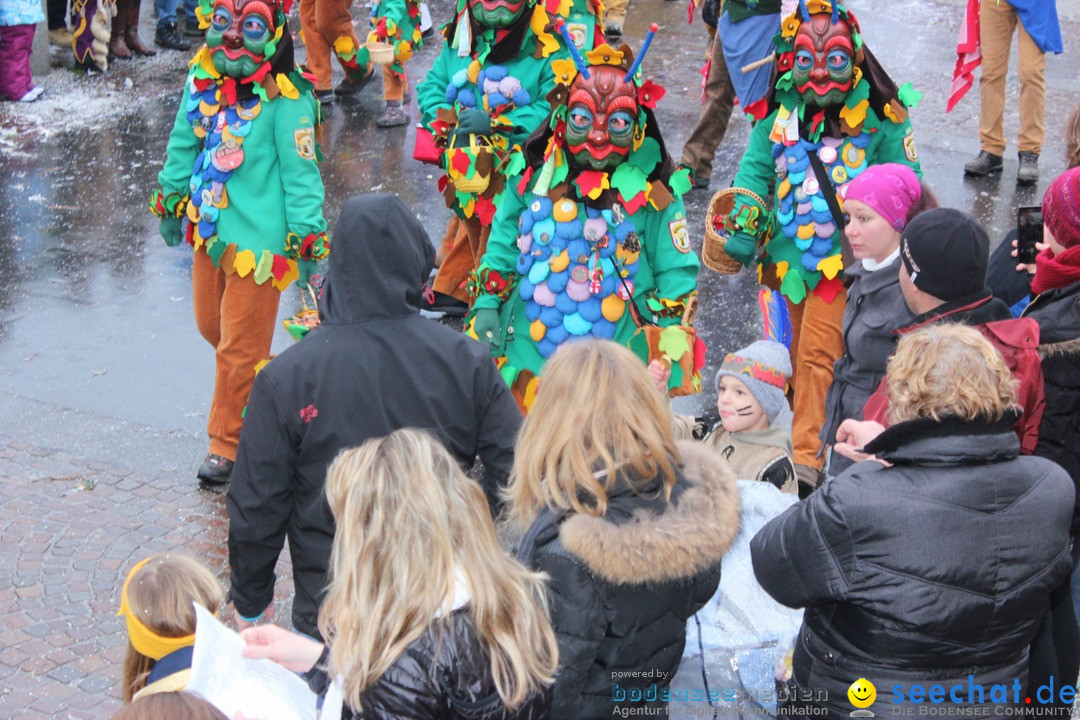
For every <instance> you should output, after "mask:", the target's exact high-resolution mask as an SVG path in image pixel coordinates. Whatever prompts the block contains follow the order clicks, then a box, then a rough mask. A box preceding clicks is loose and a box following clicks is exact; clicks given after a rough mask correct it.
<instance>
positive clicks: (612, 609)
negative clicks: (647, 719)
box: [518, 443, 739, 720]
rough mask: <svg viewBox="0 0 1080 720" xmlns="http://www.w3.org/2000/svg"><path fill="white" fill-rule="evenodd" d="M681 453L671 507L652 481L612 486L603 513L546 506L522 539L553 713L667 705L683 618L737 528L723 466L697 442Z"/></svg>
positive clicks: (708, 584) (710, 587) (563, 717)
mask: <svg viewBox="0 0 1080 720" xmlns="http://www.w3.org/2000/svg"><path fill="white" fill-rule="evenodd" d="M679 451H680V452H681V453H682V455H683V464H682V466H681V468H680V472H679V476H678V481H677V483H676V485H675V487H674V489H673V491H672V494H671V502H670V504H669V503H667V502H665V501H664V499H663V496H662V495H661V494H659V490H660V484H659V482H657V483H656V485H655V487H654V488H651V489H650V490H649V491H648V492H646V493H644V494H643V495H636V494H634V493H633V492H632V491H631V490H630V489H629V488H628V487H627V486H626V485H623V484H620V485H619V486H617V488H616V490H615V491H614V492H613V493H612V495H611V496H610V497H609V499H608V506H607V512H606V513H605V514H604V515H603V516H601V517H592V516H589V515H578V514H570V515H564V516H561V517H560V516H558V515H556V514H555V513H553V512H551V511H550V510H545V511H544V512H543V513H541V514H540V516H539V517H538V518H537V520H536V522H534V523H533V525H532V527H531V528H530V529H529V532H528V534H527V535H526V536H525V538H524V540H522V542H521V544H520V546H519V549H518V557H519V559H520V560H521V561H522V562H523V563H525V564H526V565H527V566H529V567H531V568H533V569H536V570H543V571H544V572H546V573H548V575H550V577H551V581H550V583H549V589H550V599H551V624H552V627H553V628H554V629H555V634H556V635H557V636H558V638H559V674H558V677H557V678H556V680H555V688H554V701H553V703H552V712H551V717H552V718H553V720H554V719H555V718H558V720H592V719H593V718H597V719H598V718H604V719H605V720H607V719H608V718H611V717H612V715H613V714H614V713H615V712H616V710H617V709H629V710H630V711H633V710H635V709H637V712H644V711H645V708H648V709H649V710H652V709H662V708H663V707H665V706H666V705H667V702H666V701H662V700H661V699H660V695H661V691H663V690H664V689H665V688H667V686H668V684H669V683H670V681H671V678H672V677H673V676H674V675H675V671H676V670H678V668H679V662H680V660H681V659H682V653H683V646H684V645H685V643H686V621H687V620H688V619H689V618H690V617H691V616H692V615H693V614H694V613H695V612H697V611H698V610H699V609H700V608H701V607H702V606H703V605H704V604H705V602H706V601H708V599H709V598H710V597H712V595H713V593H715V592H716V588H717V585H719V583H720V558H721V557H722V556H723V555H724V552H725V551H726V550H727V549H728V547H729V546H730V545H731V543H732V541H733V540H734V539H735V535H736V534H737V532H738V527H739V495H738V486H737V485H736V483H735V476H734V474H733V473H732V472H731V469H730V468H729V467H728V465H727V463H726V462H724V460H723V459H722V458H721V457H720V456H719V455H718V454H716V453H714V452H712V451H711V450H709V449H708V448H705V447H702V446H701V445H698V444H692V443H679ZM616 686H618V687H617V688H616ZM619 692H624V693H626V695H625V696H624V697H623V698H622V699H620V698H619ZM638 693H640V694H638ZM632 697H634V698H636V701H635V700H632V699H631V698H632Z"/></svg>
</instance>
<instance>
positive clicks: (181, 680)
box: [117, 553, 225, 702]
mask: <svg viewBox="0 0 1080 720" xmlns="http://www.w3.org/2000/svg"><path fill="white" fill-rule="evenodd" d="M224 599H225V593H224V592H223V591H222V589H221V585H220V584H219V583H218V581H217V578H215V577H214V575H213V573H211V572H210V571H209V570H207V569H206V568H205V567H204V566H203V565H202V564H201V563H199V562H198V561H196V560H194V559H193V558H191V557H189V556H187V555H184V554H182V553H167V554H165V555H154V556H151V557H148V558H146V559H145V560H143V561H142V562H140V563H139V564H137V565H136V566H135V567H133V568H132V569H131V572H130V573H128V576H127V580H125V581H124V589H123V591H122V592H121V595H120V611H119V612H118V613H117V615H118V616H122V617H123V618H124V621H125V623H126V625H127V633H128V651H127V657H126V659H125V660H124V702H131V701H132V700H135V699H138V698H141V697H145V696H147V695H152V694H154V693H159V692H171V691H177V690H183V689H184V688H185V687H186V686H187V683H188V679H189V678H190V677H191V655H192V651H193V649H194V646H195V608H194V607H193V606H192V603H193V602H197V603H199V604H200V605H202V606H203V607H205V608H206V609H207V610H209V611H211V612H213V613H217V610H218V608H219V607H220V606H221V603H222V602H223V601H224Z"/></svg>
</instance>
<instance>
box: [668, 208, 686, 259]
mask: <svg viewBox="0 0 1080 720" xmlns="http://www.w3.org/2000/svg"><path fill="white" fill-rule="evenodd" d="M668 229H669V230H670V231H671V244H672V245H674V246H675V249H676V250H678V251H679V252H681V253H688V252H690V233H688V232H687V231H686V218H684V217H681V218H679V219H678V220H672V221H671V222H669V223H668Z"/></svg>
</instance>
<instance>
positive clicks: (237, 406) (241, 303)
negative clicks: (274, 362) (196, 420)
mask: <svg viewBox="0 0 1080 720" xmlns="http://www.w3.org/2000/svg"><path fill="white" fill-rule="evenodd" d="M191 281H192V282H191V285H192V295H193V298H194V306H195V325H196V326H197V327H198V329H199V334H201V335H202V336H203V337H204V338H205V339H206V342H208V343H210V345H211V346H212V347H213V348H214V360H215V362H216V364H217V369H216V372H215V374H214V397H213V399H212V400H211V401H210V417H209V419H208V420H207V422H206V433H207V434H208V435H209V436H210V452H211V453H213V454H215V455H221V456H222V457H224V458H227V459H229V460H235V459H236V447H237V445H238V443H239V442H240V426H241V424H242V417H243V412H244V407H245V406H246V405H247V401H248V395H250V394H251V384H252V383H253V382H254V381H255V366H256V365H258V364H259V363H260V362H262V361H263V360H266V359H267V358H269V356H270V343H271V341H272V340H273V337H274V325H275V323H276V322H277V311H278V302H279V301H280V299H281V292H280V291H279V290H278V289H277V288H275V287H274V286H273V284H272V283H271V282H269V281H267V282H265V283H263V284H262V285H258V284H256V282H255V280H254V278H252V277H251V276H250V275H249V276H248V277H240V276H239V275H237V274H236V273H235V272H233V273H231V274H228V273H226V272H225V271H224V270H222V269H220V268H217V267H214V263H213V261H212V260H210V258H209V256H207V254H206V253H204V252H202V251H196V252H195V263H194V266H193V267H192V271H191Z"/></svg>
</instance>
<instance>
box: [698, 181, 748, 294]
mask: <svg viewBox="0 0 1080 720" xmlns="http://www.w3.org/2000/svg"><path fill="white" fill-rule="evenodd" d="M734 207H735V188H725V189H724V190H720V191H718V192H717V193H716V194H715V195H713V196H712V200H710V201H709V209H708V210H707V211H706V212H705V241H704V242H703V243H702V245H701V261H702V262H703V263H705V267H707V268H709V269H710V270H712V271H713V272H718V273H720V274H721V275H734V274H735V273H737V272H739V270H742V263H740V262H739V261H738V260H734V259H732V258H731V256H729V255H728V254H727V253H726V252H724V245H725V244H726V243H727V239H728V234H729V231H728V230H725V231H724V232H723V233H720V232H718V231H717V229H716V226H715V225H713V219H714V218H715V217H717V216H719V217H721V218H726V217H727V216H728V215H729V214H730V213H731V211H732V209H733V208H734Z"/></svg>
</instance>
